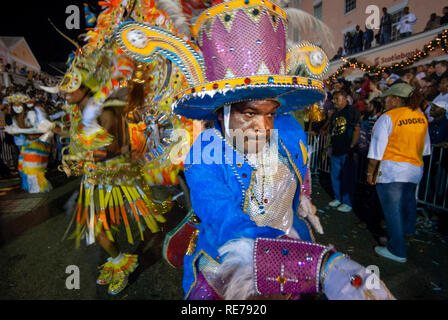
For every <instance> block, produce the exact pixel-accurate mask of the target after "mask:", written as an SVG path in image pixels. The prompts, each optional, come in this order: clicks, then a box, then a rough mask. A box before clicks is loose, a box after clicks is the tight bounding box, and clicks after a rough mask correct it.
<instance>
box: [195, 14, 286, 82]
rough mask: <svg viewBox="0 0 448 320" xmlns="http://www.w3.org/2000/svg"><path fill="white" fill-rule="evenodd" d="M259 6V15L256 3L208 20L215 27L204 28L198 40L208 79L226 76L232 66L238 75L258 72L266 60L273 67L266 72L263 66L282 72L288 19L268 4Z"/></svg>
mask: <svg viewBox="0 0 448 320" xmlns="http://www.w3.org/2000/svg"><path fill="white" fill-rule="evenodd" d="M255 9H257V10H258V14H256V15H254V14H253V11H254V8H253V7H250V8H246V9H236V10H230V11H227V12H224V13H222V14H219V15H217V16H216V17H211V18H210V19H209V20H208V21H207V23H206V24H207V25H211V27H209V26H207V28H201V30H200V32H199V39H198V44H199V47H200V49H201V51H202V53H203V57H204V61H205V64H206V65H207V70H206V77H207V80H208V81H215V80H219V79H225V78H226V76H225V75H226V72H228V70H231V71H232V73H233V74H234V75H235V77H244V76H247V75H258V74H257V72H258V70H260V66H261V64H262V63H263V64H264V65H265V66H266V68H267V69H268V70H269V72H268V73H266V72H265V71H264V70H265V67H264V66H263V68H262V70H263V74H281V73H280V71H281V63H282V62H283V61H285V60H286V40H285V39H286V21H284V19H282V18H281V16H280V15H278V16H276V14H275V13H272V11H269V10H267V9H266V8H263V7H256V8H255ZM272 15H274V17H276V19H275V22H273V21H272ZM226 20H228V21H226ZM261 39H269V41H260V40H261ZM257 41H259V42H257ZM229 44H230V45H229ZM231 48H233V50H232V49H231ZM277 48H280V49H277ZM212 57H216V59H212Z"/></svg>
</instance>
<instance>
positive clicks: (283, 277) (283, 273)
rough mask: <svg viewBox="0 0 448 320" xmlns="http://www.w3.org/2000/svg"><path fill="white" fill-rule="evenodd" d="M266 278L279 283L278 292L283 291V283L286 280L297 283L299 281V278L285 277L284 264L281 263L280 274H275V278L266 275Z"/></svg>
mask: <svg viewBox="0 0 448 320" xmlns="http://www.w3.org/2000/svg"><path fill="white" fill-rule="evenodd" d="M266 280H269V281H277V282H278V283H279V284H280V292H283V290H284V285H285V284H286V283H287V282H294V283H298V282H299V280H297V279H288V278H286V277H285V265H284V264H283V263H282V265H281V270H280V275H279V276H277V277H276V278H273V277H267V278H266Z"/></svg>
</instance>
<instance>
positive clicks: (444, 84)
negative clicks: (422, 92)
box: [439, 78, 448, 94]
mask: <svg viewBox="0 0 448 320" xmlns="http://www.w3.org/2000/svg"><path fill="white" fill-rule="evenodd" d="M439 91H440V92H441V93H443V94H447V93H448V78H443V79H442V81H440V84H439Z"/></svg>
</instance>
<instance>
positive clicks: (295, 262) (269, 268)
mask: <svg viewBox="0 0 448 320" xmlns="http://www.w3.org/2000/svg"><path fill="white" fill-rule="evenodd" d="M254 250H255V251H254V254H255V257H254V260H255V276H256V281H257V283H256V286H257V291H258V292H259V293H260V294H289V293H292V294H306V293H316V292H318V291H319V283H318V281H319V278H318V273H319V272H320V265H321V263H322V257H323V255H324V254H325V253H326V252H328V250H329V248H327V247H324V246H321V245H317V244H313V243H309V242H304V241H300V240H294V239H284V238H283V239H257V240H256V243H255V249H254Z"/></svg>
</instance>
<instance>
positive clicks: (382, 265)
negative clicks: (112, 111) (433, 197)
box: [0, 170, 448, 300]
mask: <svg viewBox="0 0 448 320" xmlns="http://www.w3.org/2000/svg"><path fill="white" fill-rule="evenodd" d="M49 179H50V181H51V182H52V183H53V186H54V190H53V191H51V192H50V193H48V194H40V195H29V194H26V193H25V192H23V191H21V190H20V189H18V188H13V189H12V190H9V191H7V194H6V195H5V196H0V208H1V209H0V262H1V263H0V274H1V275H2V276H1V277H0V299H48V300H95V299H99V300H173V299H176V300H177V299H182V298H183V290H182V268H180V269H174V268H172V267H171V266H170V265H168V263H167V262H165V261H164V259H163V257H162V255H161V246H162V243H163V239H164V234H165V233H166V232H167V231H169V230H170V229H171V228H173V227H174V226H175V225H176V224H177V223H178V222H179V221H180V220H181V219H182V218H183V217H184V215H185V214H186V209H185V203H184V201H185V199H182V197H181V198H179V200H180V201H177V202H176V205H175V207H174V208H173V210H172V212H170V213H168V214H167V215H169V216H167V217H168V218H169V219H168V220H169V223H168V224H167V225H166V226H165V229H164V233H160V234H157V235H153V236H151V237H149V239H147V240H146V241H145V242H137V243H136V244H135V246H134V247H132V246H130V245H128V244H127V242H126V240H125V239H124V238H125V237H122V238H120V239H119V240H118V243H119V245H120V248H121V249H122V251H124V252H135V253H138V254H139V256H140V259H139V262H140V265H139V267H138V269H137V270H136V271H135V272H134V273H133V274H132V276H131V279H130V285H129V286H128V287H127V288H126V289H125V290H124V291H123V292H122V293H120V294H119V295H117V296H109V295H108V294H107V287H102V286H98V285H96V284H95V280H96V277H97V275H98V272H97V268H98V266H99V265H101V264H103V263H104V262H105V260H106V258H107V256H106V254H105V253H104V252H103V250H102V249H101V248H100V247H99V246H97V245H95V244H94V245H91V246H86V245H85V243H84V242H82V243H81V247H80V248H78V249H76V248H75V243H74V240H62V237H63V235H64V233H65V231H66V229H67V226H68V225H69V224H70V222H71V218H72V215H71V212H66V211H65V209H64V205H65V203H66V202H67V200H68V199H69V198H70V196H71V195H72V194H73V193H74V192H75V191H76V190H77V188H78V186H79V178H78V179H76V178H70V179H67V178H65V176H63V175H62V174H60V173H57V172H56V171H54V170H53V171H51V172H50V173H49ZM2 184H3V185H8V184H9V186H11V185H12V186H14V184H15V185H17V181H16V182H14V180H9V181H0V187H1V186H2ZM328 185H329V182H328V177H326V176H325V175H323V176H321V177H319V176H314V177H313V203H314V204H316V205H317V207H318V211H319V212H318V215H319V217H320V219H321V222H322V226H323V228H324V232H325V234H324V235H319V234H317V233H315V237H316V240H317V241H318V242H319V243H321V244H324V245H333V246H334V247H335V248H336V249H337V250H338V251H341V252H344V253H347V254H349V255H350V257H351V258H352V259H353V260H355V261H357V262H359V263H361V264H363V265H364V266H370V265H375V266H377V267H378V270H379V272H380V278H381V280H382V281H383V282H384V283H385V284H386V285H387V286H388V288H389V290H390V291H391V292H392V294H394V295H395V297H396V298H397V299H405V300H429V299H435V300H441V299H447V298H448V275H447V274H446V270H448V250H447V249H448V247H447V236H446V234H443V233H442V232H440V230H443V229H442V225H441V224H442V222H443V221H446V215H447V213H444V214H441V215H440V216H435V215H434V216H433V217H432V218H433V219H432V220H425V219H424V217H423V216H422V215H419V218H418V225H417V230H418V231H417V232H418V233H417V235H416V237H415V239H413V240H412V241H411V242H410V243H409V246H408V262H407V263H406V264H399V263H396V262H393V261H389V260H386V259H384V258H382V257H378V256H376V255H375V254H374V251H373V247H374V246H375V245H377V243H376V241H375V240H374V238H373V237H372V235H371V234H370V233H369V231H367V230H366V229H365V228H363V227H362V226H361V225H359V220H358V218H356V216H355V215H354V214H353V213H340V212H338V211H336V210H334V209H330V208H329V207H328V205H327V204H328V202H329V201H331V200H332V198H331V196H330V195H329V192H327V190H329V188H328ZM178 192H179V191H178V190H176V189H174V188H171V189H162V190H156V192H155V193H156V196H157V195H158V194H159V195H160V194H161V193H164V194H176V193H178ZM160 196H162V195H160ZM437 218H438V220H437ZM70 266H76V267H78V268H79V276H80V278H79V279H80V283H79V289H77V288H70V286H69V287H67V283H69V284H70V281H68V279H70V276H71V275H72V272H70V270H71V269H67V268H68V267H69V268H70Z"/></svg>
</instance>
